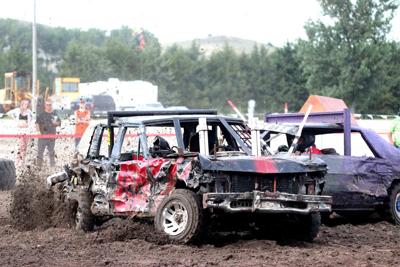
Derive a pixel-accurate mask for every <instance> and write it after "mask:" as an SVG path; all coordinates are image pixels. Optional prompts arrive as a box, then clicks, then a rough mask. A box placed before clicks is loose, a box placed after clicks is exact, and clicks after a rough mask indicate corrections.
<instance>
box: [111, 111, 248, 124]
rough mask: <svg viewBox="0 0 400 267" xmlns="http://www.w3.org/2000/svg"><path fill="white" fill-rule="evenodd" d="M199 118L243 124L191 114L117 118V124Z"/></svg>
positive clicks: (155, 122) (233, 120) (235, 119)
mask: <svg viewBox="0 0 400 267" xmlns="http://www.w3.org/2000/svg"><path fill="white" fill-rule="evenodd" d="M199 118H206V119H207V120H208V121H214V122H218V121H219V120H220V119H224V120H226V121H227V122H229V123H238V124H243V123H244V122H243V121H242V120H241V119H239V118H234V117H229V116H223V115H203V114H198V115H196V114H193V115H192V114H191V115H155V116H137V117H126V118H119V119H118V120H117V122H119V124H121V123H123V124H145V125H146V124H153V123H154V124H157V123H160V124H162V123H163V122H170V121H172V120H173V119H179V120H180V121H181V122H197V120H198V119H199Z"/></svg>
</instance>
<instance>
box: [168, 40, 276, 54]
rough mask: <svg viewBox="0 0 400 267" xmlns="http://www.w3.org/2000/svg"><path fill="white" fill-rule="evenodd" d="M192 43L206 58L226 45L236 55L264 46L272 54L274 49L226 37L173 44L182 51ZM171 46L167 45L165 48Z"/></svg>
mask: <svg viewBox="0 0 400 267" xmlns="http://www.w3.org/2000/svg"><path fill="white" fill-rule="evenodd" d="M193 42H195V43H196V44H197V45H198V46H199V47H200V49H201V50H202V51H203V53H204V54H205V55H207V56H208V55H210V54H212V53H213V52H219V51H222V50H223V48H224V46H226V45H228V46H230V47H231V48H233V50H234V51H236V52H237V53H246V54H248V53H251V51H253V48H254V47H255V46H257V47H259V48H260V47H262V46H264V47H265V48H266V49H267V50H269V52H272V51H273V50H274V49H275V47H274V46H273V45H272V44H270V43H268V44H263V43H259V42H256V41H252V40H246V39H241V38H236V37H227V36H210V37H207V38H201V39H194V40H188V41H183V42H176V43H173V44H176V45H178V46H180V47H182V48H184V49H187V48H190V46H191V45H192V43H193ZM173 44H167V45H166V47H168V46H170V45H173Z"/></svg>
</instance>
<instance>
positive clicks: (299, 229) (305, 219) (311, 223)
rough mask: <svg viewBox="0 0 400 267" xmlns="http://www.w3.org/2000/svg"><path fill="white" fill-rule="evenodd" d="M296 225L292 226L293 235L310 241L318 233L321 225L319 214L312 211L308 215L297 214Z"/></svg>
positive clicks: (298, 238)
mask: <svg viewBox="0 0 400 267" xmlns="http://www.w3.org/2000/svg"><path fill="white" fill-rule="evenodd" d="M296 217H297V220H296V221H297V222H296V226H295V227H294V229H295V231H296V232H295V233H294V237H295V238H296V239H297V240H301V241H306V242H312V241H313V240H314V239H315V238H316V237H317V235H318V232H319V227H320V226H321V215H320V213H319V212H313V213H310V214H308V215H298V216H296Z"/></svg>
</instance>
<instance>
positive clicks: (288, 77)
mask: <svg viewBox="0 0 400 267" xmlns="http://www.w3.org/2000/svg"><path fill="white" fill-rule="evenodd" d="M272 57H273V66H274V75H273V78H272V79H273V84H274V85H273V88H274V90H273V92H275V101H274V102H275V104H276V105H278V107H277V108H278V109H277V111H280V112H282V111H283V107H284V104H285V102H286V103H288V107H289V111H291V112H297V111H298V110H299V109H300V108H301V107H302V105H303V104H304V102H305V101H306V99H307V97H308V91H307V89H306V81H307V80H306V76H305V75H304V73H303V70H302V68H301V57H300V55H299V54H298V46H297V45H293V44H290V43H287V44H286V45H285V46H284V47H282V48H279V49H277V50H276V51H275V53H274V54H273V55H272Z"/></svg>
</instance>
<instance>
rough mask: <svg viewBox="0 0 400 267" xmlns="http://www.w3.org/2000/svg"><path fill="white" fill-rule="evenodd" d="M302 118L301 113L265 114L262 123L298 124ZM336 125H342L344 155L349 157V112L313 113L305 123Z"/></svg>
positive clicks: (347, 110)
mask: <svg viewBox="0 0 400 267" xmlns="http://www.w3.org/2000/svg"><path fill="white" fill-rule="evenodd" d="M303 118H304V114H303V113H279V114H268V113H266V114H265V117H264V121H265V122H267V123H300V122H301V121H302V119H303ZM310 122H311V123H336V124H341V125H343V133H344V155H345V156H350V155H351V111H350V109H347V108H346V109H344V110H342V111H330V112H313V113H310V115H309V116H308V119H307V123H310Z"/></svg>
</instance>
